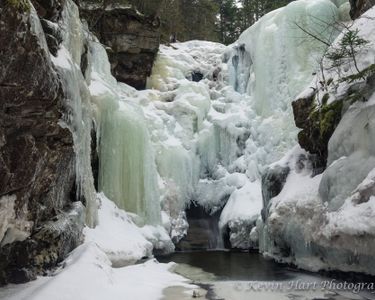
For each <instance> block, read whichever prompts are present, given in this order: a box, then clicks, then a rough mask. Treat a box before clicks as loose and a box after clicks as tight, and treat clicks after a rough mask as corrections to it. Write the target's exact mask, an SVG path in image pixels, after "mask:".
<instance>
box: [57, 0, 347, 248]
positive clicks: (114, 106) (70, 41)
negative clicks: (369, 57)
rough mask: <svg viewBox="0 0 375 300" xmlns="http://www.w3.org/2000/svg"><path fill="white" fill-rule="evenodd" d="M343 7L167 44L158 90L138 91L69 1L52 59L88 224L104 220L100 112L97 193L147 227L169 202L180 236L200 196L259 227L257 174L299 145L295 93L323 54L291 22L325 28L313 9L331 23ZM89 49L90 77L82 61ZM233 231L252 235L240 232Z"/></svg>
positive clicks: (229, 217)
mask: <svg viewBox="0 0 375 300" xmlns="http://www.w3.org/2000/svg"><path fill="white" fill-rule="evenodd" d="M339 11H340V10H339V9H338V8H337V7H336V6H335V5H334V4H333V3H332V2H331V1H328V0H311V1H307V0H299V1H296V2H293V3H291V4H290V5H288V6H287V7H285V8H283V9H279V10H277V11H275V12H272V13H270V14H268V15H266V16H265V17H263V18H262V19H261V20H260V21H259V22H258V23H256V24H255V25H254V26H253V27H251V28H250V29H248V30H247V31H246V32H244V33H243V34H242V35H241V37H240V39H239V41H238V42H237V43H236V44H235V45H232V46H230V47H225V46H223V45H220V44H216V43H210V42H201V41H191V42H186V43H181V44H175V46H174V47H166V46H161V49H160V53H159V55H158V59H157V61H156V62H155V66H154V70H153V74H152V76H151V77H150V79H149V83H148V85H149V87H150V88H152V89H149V90H146V91H141V92H139V91H136V90H134V89H132V88H131V87H129V86H127V85H125V84H121V83H117V82H116V80H115V79H114V78H113V77H112V76H111V74H110V65H109V62H108V58H107V55H106V52H105V49H104V48H103V47H102V46H101V45H100V43H98V41H97V40H96V39H95V37H92V36H90V35H89V34H88V33H87V32H86V31H85V30H84V29H83V28H82V25H81V23H80V22H79V21H78V20H79V19H78V15H77V14H78V11H77V8H76V7H75V6H74V4H72V3H70V2H69V3H68V9H67V10H66V12H65V14H66V15H65V21H64V23H65V24H67V28H66V30H65V35H66V36H65V39H64V46H63V47H62V49H61V50H60V51H59V56H58V58H57V59H54V62H55V64H56V65H57V66H58V67H59V69H60V70H61V73H63V74H64V76H63V77H64V80H65V81H66V82H67V86H71V87H72V89H71V91H70V89H69V91H67V93H68V94H69V95H70V97H71V98H72V99H73V101H72V102H71V107H72V109H71V110H72V114H73V115H72V116H71V119H69V120H66V124H67V126H69V128H71V130H72V132H73V133H74V135H75V144H76V152H77V170H78V174H79V176H77V181H78V183H79V184H78V186H79V187H80V188H79V191H81V192H82V193H83V194H84V196H85V198H86V199H89V200H88V201H87V202H88V218H89V219H91V220H88V223H89V224H94V223H95V222H94V218H93V216H94V214H93V212H90V210H91V207H90V204H93V205H94V206H95V204H96V198H95V197H96V196H95V192H94V188H93V184H92V176H91V168H90V157H89V155H88V154H89V153H90V151H89V149H90V131H91V119H92V117H93V116H94V119H95V123H96V130H97V133H98V134H97V136H98V145H99V157H100V170H99V188H100V191H103V192H104V193H105V194H106V196H107V197H108V198H110V199H111V200H113V201H114V202H116V204H117V205H118V206H119V207H120V208H123V209H125V210H128V211H129V212H133V213H135V214H137V215H139V216H140V217H141V219H142V220H139V222H140V223H141V224H161V209H160V204H161V208H162V210H164V211H165V212H166V215H167V216H168V218H169V220H163V223H165V224H167V223H168V224H169V225H170V226H169V225H167V226H166V227H167V228H169V230H170V233H171V235H173V236H174V237H176V240H179V239H180V238H181V237H182V236H183V235H184V234H185V232H186V226H185V224H186V220H185V217H184V214H183V213H182V211H183V210H184V209H185V208H186V207H187V206H189V205H190V204H191V203H192V202H194V203H196V204H199V205H200V206H202V207H204V208H205V209H206V210H207V212H209V213H210V214H214V213H215V212H217V211H218V210H220V209H222V208H223V207H224V206H225V208H224V210H223V214H222V216H221V219H220V226H221V228H220V229H221V230H224V228H225V226H227V225H228V224H232V226H236V227H241V226H243V225H244V224H246V226H248V227H249V226H250V227H252V226H254V224H255V220H256V218H257V216H258V215H259V212H260V208H261V203H262V200H261V193H260V183H259V181H260V176H261V174H262V172H263V170H264V168H265V167H266V166H267V165H268V164H270V163H272V162H274V161H276V160H278V159H280V158H281V157H282V155H283V154H284V153H285V152H286V150H287V149H288V148H290V146H291V145H293V144H294V143H295V137H296V128H295V127H294V122H293V118H292V112H291V108H290V102H291V100H292V98H293V97H294V96H295V94H296V93H297V92H299V89H300V88H301V87H302V86H304V85H306V84H307V83H308V82H309V81H310V79H311V78H310V76H311V73H312V72H313V71H314V68H315V66H316V64H317V63H316V60H318V59H319V57H320V56H321V55H322V51H324V49H323V48H317V47H313V46H314V45H313V43H311V41H309V39H308V38H307V37H306V36H304V35H303V34H302V33H301V32H300V31H299V30H297V29H296V28H294V27H293V24H294V23H293V22H294V20H295V22H297V23H298V24H302V25H301V26H306V28H313V29H314V30H320V29H321V27H319V26H320V25H319V24H316V22H313V21H311V20H312V19H314V18H313V16H317V15H319V18H320V19H323V21H324V22H326V23H329V22H332V21H334V20H336V19H338V18H339ZM294 25H295V24H294ZM314 26H315V27H314ZM259 33H261V34H259ZM327 34H328V33H327ZM86 40H87V43H88V44H87V45H86V46H85V45H84V41H86ZM301 40H302V41H303V42H301ZM301 45H302V46H301ZM85 47H88V53H87V56H88V62H89V65H88V68H87V70H86V72H85V73H86V74H85V77H86V81H85V79H84V77H83V76H82V73H81V71H80V70H79V67H78V66H79V65H80V60H81V56H82V54H83V53H84V52H85V51H84V50H85V49H84V48H85ZM264 53H270V54H272V55H270V56H271V57H267V56H265V55H264ZM311 57H313V58H311ZM223 58H225V59H224V63H223ZM225 61H227V63H226V62H225ZM196 72H198V73H200V74H202V75H203V80H201V81H200V82H193V80H192V79H193V78H192V77H193V73H196ZM87 86H89V88H88V87H87ZM73 87H74V88H73ZM74 91H79V94H78V95H77V94H73V93H74ZM90 100H91V102H92V104H93V111H91V108H90V106H89V105H88V103H89V101H90ZM270 132H272V133H273V135H272V136H270V135H269V133H270ZM78 141H79V142H78ZM160 200H161V203H160ZM249 201H251V204H250V203H249ZM249 204H250V205H249ZM92 210H94V209H92ZM232 229H233V232H234V231H235V229H234V228H232ZM234 235H236V239H239V240H241V239H248V237H244V236H243V231H241V230H240V231H237V234H234ZM236 244H238V245H239V246H241V242H239V243H237V242H236Z"/></svg>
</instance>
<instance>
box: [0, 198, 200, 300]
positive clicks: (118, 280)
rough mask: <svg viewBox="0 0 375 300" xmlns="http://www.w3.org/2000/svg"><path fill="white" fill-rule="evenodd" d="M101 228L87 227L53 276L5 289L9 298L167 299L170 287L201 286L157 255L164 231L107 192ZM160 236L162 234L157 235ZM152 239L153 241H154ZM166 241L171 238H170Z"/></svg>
mask: <svg viewBox="0 0 375 300" xmlns="http://www.w3.org/2000/svg"><path fill="white" fill-rule="evenodd" d="M98 196H99V200H100V205H99V219H98V226H97V227H96V228H95V229H90V228H88V227H87V228H85V241H84V243H83V244H82V245H81V246H79V247H78V248H77V249H75V250H74V251H73V252H72V253H71V254H70V255H69V257H68V258H67V259H66V260H65V261H64V262H63V263H62V264H61V266H60V267H59V268H58V269H57V270H56V271H53V272H51V274H50V275H49V276H46V277H39V278H38V279H37V280H36V281H33V282H30V283H27V284H20V285H8V286H6V287H5V288H2V289H0V299H3V300H44V299H45V300H47V299H59V300H72V299H77V300H78V299H79V300H86V299H87V300H103V299H111V300H117V299H118V300H120V299H140V300H150V299H161V298H162V297H163V291H164V289H166V288H167V287H171V286H173V287H181V288H183V291H184V292H186V293H187V295H190V297H191V295H192V293H193V291H194V290H196V289H197V287H196V286H194V285H191V284H190V283H189V280H187V279H185V278H183V277H182V276H180V275H176V274H174V273H172V272H170V271H169V270H170V269H171V268H172V267H173V266H174V264H173V263H169V264H161V263H158V262H157V261H156V260H155V259H152V243H151V242H152V241H153V240H156V239H157V240H163V238H159V236H160V235H161V236H163V234H164V235H167V234H166V232H165V231H164V229H160V228H152V227H150V226H147V227H143V228H140V227H138V226H136V225H135V224H134V223H133V221H132V220H131V218H132V216H131V215H128V214H126V213H125V212H124V211H123V210H120V209H118V208H117V207H116V205H114V203H113V202H112V201H110V200H108V199H107V198H106V197H104V196H103V195H98ZM155 235H156V237H155ZM150 237H151V242H150V241H148V240H147V239H150ZM164 239H166V240H167V242H168V241H170V240H169V238H168V236H167V237H165V238H164ZM142 258H146V259H148V260H147V261H146V262H144V263H140V264H136V265H130V266H129V264H134V263H135V262H136V261H138V260H141V259H142Z"/></svg>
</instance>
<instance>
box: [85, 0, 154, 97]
mask: <svg viewBox="0 0 375 300" xmlns="http://www.w3.org/2000/svg"><path fill="white" fill-rule="evenodd" d="M79 6H80V13H81V16H82V17H83V18H84V19H86V20H87V22H88V24H89V28H90V30H91V31H93V32H94V33H95V34H96V35H97V37H98V38H99V40H100V42H101V43H103V44H104V45H105V46H107V53H108V56H109V60H110V62H111V69H112V74H113V75H114V76H115V77H116V79H117V80H118V81H120V82H124V83H126V84H128V85H130V86H133V87H135V88H136V89H139V90H142V89H144V88H145V87H146V81H147V77H148V76H150V75H151V71H152V66H153V63H154V60H155V57H156V54H157V52H158V49H159V43H160V34H159V31H158V29H159V26H160V20H158V19H157V18H155V17H148V16H144V15H142V14H140V13H139V12H137V11H136V10H134V9H133V8H130V7H121V6H117V7H112V6H111V7H105V8H103V7H96V6H93V5H88V4H87V2H86V1H79Z"/></svg>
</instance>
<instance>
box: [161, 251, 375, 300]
mask: <svg viewBox="0 0 375 300" xmlns="http://www.w3.org/2000/svg"><path fill="white" fill-rule="evenodd" d="M158 260H159V262H162V263H168V262H175V263H176V265H175V267H174V268H173V271H174V272H175V273H178V274H180V275H182V276H184V277H186V278H188V279H190V280H191V281H192V283H193V284H196V285H198V286H200V287H201V289H199V290H197V291H194V295H193V298H198V299H210V300H219V299H220V300H224V299H225V300H242V299H244V300H245V299H246V300H249V299H256V300H258V299H259V300H263V299H265V300H284V299H285V300H300V299H301V300H305V299H306V300H323V299H327V300H345V299H353V300H364V299H375V289H374V288H373V287H372V286H371V285H373V284H374V280H373V278H366V277H364V279H363V278H362V279H361V280H359V279H357V280H356V281H352V280H353V279H352V278H353V276H350V275H349V274H345V273H340V274H337V277H334V276H333V275H322V274H318V273H310V272H305V271H301V270H298V269H296V268H293V267H290V266H288V265H284V264H278V263H276V262H274V261H273V260H268V259H265V258H264V257H263V256H262V255H260V254H258V253H244V252H229V251H200V252H176V253H174V254H172V255H170V256H167V257H158ZM338 278H340V279H338ZM364 284H366V286H367V288H364V287H363V288H362V287H361V286H363V285H364ZM164 295H165V298H164V299H166V300H172V299H192V296H191V294H189V295H188V294H187V291H186V290H184V289H182V288H177V287H176V288H175V287H171V288H168V289H166V290H165V292H164Z"/></svg>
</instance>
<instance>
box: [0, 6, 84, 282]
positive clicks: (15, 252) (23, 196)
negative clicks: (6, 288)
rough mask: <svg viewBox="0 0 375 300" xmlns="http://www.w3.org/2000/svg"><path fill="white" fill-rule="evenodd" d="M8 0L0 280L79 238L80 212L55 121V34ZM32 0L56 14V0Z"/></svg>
mask: <svg viewBox="0 0 375 300" xmlns="http://www.w3.org/2000/svg"><path fill="white" fill-rule="evenodd" d="M11 3H13V2H9V3H8V2H7V1H5V3H4V1H2V2H1V4H0V32H1V34H0V149H1V152H0V162H1V163H0V241H1V244H0V284H4V283H7V282H23V281H27V280H29V279H32V278H34V277H35V275H36V274H37V273H40V272H41V271H42V270H43V269H44V268H46V267H51V266H54V265H55V264H56V263H57V262H58V261H60V260H61V259H62V258H63V257H64V256H65V255H66V254H67V253H68V252H69V251H70V250H72V249H73V248H74V247H75V246H77V244H78V243H79V241H80V235H81V229H82V227H83V221H82V220H83V216H84V211H83V207H82V204H81V203H73V201H74V200H75V198H74V196H73V197H72V191H73V190H74V181H75V173H74V151H73V139H72V135H71V133H70V131H69V130H68V129H65V128H62V127H61V126H60V125H59V120H60V119H61V117H62V114H63V113H64V110H65V107H64V102H65V101H66V100H65V95H64V92H63V89H62V85H61V82H60V80H59V77H58V75H57V73H56V71H55V70H54V68H53V66H52V63H51V59H50V51H49V48H48V45H52V44H51V43H49V44H47V42H46V40H49V41H54V42H55V44H56V45H57V39H56V38H55V37H53V36H52V35H50V34H47V33H46V32H44V31H43V28H42V26H41V23H40V21H39V19H38V16H37V13H36V12H35V10H34V8H33V7H32V5H31V4H30V3H29V2H27V1H19V3H18V4H17V3H13V4H11ZM34 3H35V6H36V7H37V8H38V11H40V12H41V13H42V16H44V17H46V18H48V19H57V18H58V17H59V9H58V7H59V6H60V5H61V3H60V2H59V1H56V2H53V1H50V2H49V1H40V2H37V1H35V2H34ZM57 4H59V5H57ZM48 19H44V20H43V23H45V24H48V23H49V20H48ZM10 41H11V42H10Z"/></svg>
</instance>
